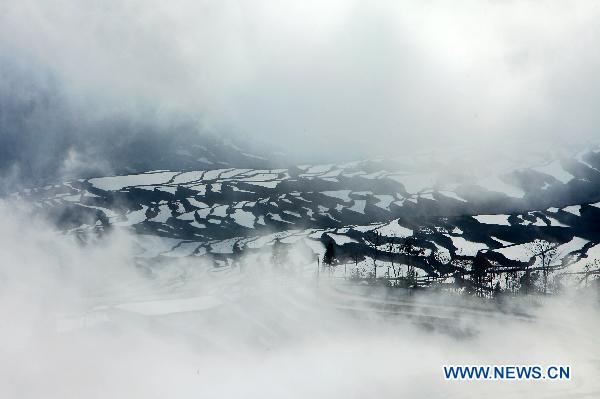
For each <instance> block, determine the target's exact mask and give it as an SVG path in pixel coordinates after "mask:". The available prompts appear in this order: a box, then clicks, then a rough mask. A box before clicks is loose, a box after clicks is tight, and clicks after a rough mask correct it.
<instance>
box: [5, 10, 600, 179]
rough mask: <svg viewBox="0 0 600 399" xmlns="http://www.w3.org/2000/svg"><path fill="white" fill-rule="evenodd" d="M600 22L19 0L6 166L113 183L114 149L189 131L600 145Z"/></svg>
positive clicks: (299, 139)
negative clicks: (106, 176) (97, 176)
mask: <svg viewBox="0 0 600 399" xmlns="http://www.w3.org/2000/svg"><path fill="white" fill-rule="evenodd" d="M599 17H600V5H599V4H598V3H597V2H591V1H580V2H576V3H573V2H560V1H536V2H533V1H531V2H530V1H522V2H515V1H459V2H453V3H452V4H450V3H448V2H441V1H378V2H361V1H351V0H344V1H341V0H331V1H310V0H309V1H303V2H296V1H288V0H283V1H266V0H256V1H230V0H223V1H207V0H200V1H191V0H173V1H169V2H164V1H157V0H150V1H141V0H119V1H117V0H107V1H89V2H78V1H74V0H19V1H10V0H9V1H5V2H2V4H0V171H2V174H3V176H4V177H6V176H12V178H14V179H17V180H18V179H19V178H25V176H30V177H31V176H36V175H40V174H45V175H49V176H58V175H61V174H65V173H67V172H70V171H74V172H75V173H77V172H80V171H83V170H85V169H86V168H88V169H89V168H90V165H94V166H95V167H96V169H97V170H106V171H109V170H110V166H111V165H110V164H111V159H110V156H109V155H110V153H111V151H113V150H114V148H116V147H118V148H124V147H127V146H131V147H135V146H136V145H137V143H139V142H140V140H144V141H145V143H146V145H147V146H150V147H152V146H154V147H155V149H156V150H157V151H159V150H160V148H161V146H162V145H163V143H164V140H165V139H167V140H168V139H169V138H170V137H173V136H175V135H181V134H183V133H182V132H185V134H186V135H190V136H198V135H202V134H213V135H217V136H222V135H232V136H233V137H239V138H242V139H245V140H247V141H251V142H261V143H265V144H267V145H272V146H274V147H279V148H283V149H285V150H287V151H289V152H293V153H294V154H295V155H297V156H298V157H300V158H301V157H304V158H307V159H308V158H310V157H311V156H314V155H315V154H317V155H318V156H320V157H321V159H322V158H324V157H325V158H326V157H327V156H328V155H331V156H336V157H339V156H340V154H342V155H347V156H348V157H367V156H372V155H375V154H377V155H379V154H383V155H398V154H402V153H403V152H405V151H410V150H412V149H415V148H423V147H435V148H438V149H439V148H443V147H444V146H452V145H456V144H462V143H479V144H483V145H494V144H495V143H503V142H507V141H513V140H519V139H522V138H523V137H527V138H529V139H533V140H544V141H547V140H569V141H573V140H588V139H593V138H595V136H597V133H596V130H597V128H598V126H599V125H600V120H599V116H598V113H597V112H596V111H597V110H596V107H595V105H596V104H597V103H598V100H599V97H600V94H599V93H600V90H599V89H600V88H599V87H598V86H599V85H600V83H599V82H600V76H599V75H600V48H599V47H598V46H597V40H596V39H597V37H599V34H600V25H599V24H598V23H597V21H598V18H599ZM135 151H136V150H135V148H134V149H133V150H132V152H131V154H130V155H131V156H132V157H135V156H136V152H135Z"/></svg>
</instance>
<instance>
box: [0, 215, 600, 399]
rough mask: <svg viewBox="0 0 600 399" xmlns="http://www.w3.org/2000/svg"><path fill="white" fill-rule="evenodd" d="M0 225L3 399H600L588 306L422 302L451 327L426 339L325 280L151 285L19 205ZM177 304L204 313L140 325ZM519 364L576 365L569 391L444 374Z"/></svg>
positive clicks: (131, 245)
mask: <svg viewBox="0 0 600 399" xmlns="http://www.w3.org/2000/svg"><path fill="white" fill-rule="evenodd" d="M9 205H10V207H8V206H9ZM0 217H1V218H2V220H3V221H4V223H3V224H2V227H1V230H0V239H2V242H3V245H2V246H1V247H0V248H1V249H0V250H1V251H2V253H1V254H0V256H1V258H2V262H0V265H1V266H0V267H1V268H0V274H1V275H2V280H1V283H0V288H1V289H0V318H1V320H2V328H1V329H0V355H1V356H0V373H2V378H1V379H0V396H2V397H6V398H10V397H19V398H37V397H40V396H44V397H47V398H69V397H74V398H75V397H78V398H80V397H86V398H87V397H90V398H94V397H105V396H107V395H108V396H110V397H114V398H121V397H122V398H142V397H144V398H153V397H156V398H161V397H165V396H173V397H178V398H187V397H198V396H202V397H214V398H224V397H245V398H254V397H256V398H258V397H260V398H281V397H287V398H306V397H314V398H331V397H345V398H364V397H372V396H377V397H382V398H388V397H389V398H397V397H414V398H429V397H461V398H464V397H482V396H484V397H492V398H493V397H502V398H509V397H522V396H523V395H528V394H533V395H534V396H535V397H565V395H568V394H577V395H579V396H578V397H596V396H597V395H598V392H599V389H600V387H599V385H598V381H597V378H596V376H597V373H598V360H599V359H600V349H599V348H598V345H596V335H597V331H598V320H600V319H599V318H598V314H597V307H596V303H597V298H586V297H585V296H581V295H580V296H577V297H576V298H571V297H570V296H569V295H570V294H569V295H567V296H565V297H563V298H558V299H553V300H548V301H547V302H546V303H544V304H537V305H534V302H533V301H532V300H530V299H527V300H518V299H516V300H515V301H514V302H511V303H510V304H506V305H504V306H502V307H497V306H496V305H483V304H482V303H478V302H472V303H470V302H471V300H469V299H467V298H463V299H460V298H456V299H451V298H449V297H440V298H438V297H436V296H424V297H416V298H414V299H413V300H414V303H415V304H416V305H418V306H417V307H416V308H415V309H416V310H415V312H416V313H419V312H420V310H419V309H420V308H419V306H421V305H423V307H422V308H421V309H425V308H426V307H427V306H433V308H434V309H439V310H440V311H441V314H442V315H446V316H447V317H442V318H440V319H439V320H436V321H434V322H432V323H423V322H422V320H421V319H420V318H419V317H413V318H407V317H404V316H403V315H399V317H394V315H393V314H385V313H381V312H377V311H375V309H369V308H368V307H364V306H363V307H361V306H359V305H356V306H353V307H350V308H348V307H346V308H344V307H343V306H340V304H339V301H336V299H335V297H332V296H331V295H330V294H331V293H333V292H335V290H333V289H332V288H331V286H330V285H329V284H328V283H327V281H326V280H323V281H322V282H321V284H320V285H319V286H317V285H316V284H315V281H314V279H313V278H310V276H309V277H308V278H301V277H287V278H282V276H281V275H276V274H269V273H268V272H265V270H266V269H265V266H268V265H266V264H265V263H262V264H248V265H247V266H246V268H245V269H246V273H244V274H241V273H240V272H239V271H226V272H223V273H215V272H214V270H213V271H211V269H210V268H209V267H207V264H206V258H195V260H193V259H188V260H187V261H181V260H179V261H176V260H173V261H172V262H170V263H167V264H163V265H162V266H160V267H158V266H157V267H155V268H153V269H151V270H152V272H150V273H149V272H148V270H147V269H145V268H143V267H139V266H138V267H136V266H135V262H134V260H133V256H134V255H135V254H136V249H135V248H136V244H135V237H134V236H130V235H129V234H127V233H124V232H121V233H119V232H114V233H111V234H108V235H105V236H104V237H103V238H100V239H98V240H97V241H95V242H93V243H90V244H87V245H86V246H82V244H81V243H80V242H78V241H77V240H74V239H72V238H71V237H70V236H65V235H62V234H61V235H59V234H58V233H57V232H56V231H54V228H53V227H52V226H51V225H49V224H48V223H47V222H46V221H44V220H43V218H40V217H39V216H34V212H31V210H30V209H27V208H26V207H25V206H23V205H21V206H20V207H17V208H15V207H14V204H7V203H3V204H2V206H1V207H0ZM267 258H268V257H267ZM259 271H260V272H259ZM182 275H185V276H186V278H185V279H182ZM186 297H187V298H204V299H205V300H204V302H203V303H204V304H203V305H202V306H200V307H197V308H196V309H194V310H191V311H188V312H179V313H178V312H169V311H163V312H162V313H161V311H160V309H159V311H156V306H155V305H154V308H153V309H154V310H152V308H151V310H152V311H151V312H148V311H147V310H148V309H146V311H144V310H143V309H144V306H145V304H146V305H147V304H149V303H154V304H156V303H157V301H158V302H160V301H163V302H162V303H163V310H164V306H167V307H168V305H165V304H168V303H169V301H173V300H180V299H182V298H186ZM209 298H210V299H211V300H210V301H208V300H207V299H209ZM575 303H576V305H575ZM124 304H127V305H124ZM465 305H467V306H469V307H470V308H471V309H472V310H468V309H467V308H465V307H464V306H465ZM453 306H463V307H462V308H460V309H461V310H460V311H459V312H456V311H452V307H453ZM159 308H160V306H159ZM477 308H479V309H483V311H475V310H476V309H477ZM444 309H446V310H444ZM486 309H487V310H486ZM515 310H519V312H516V311H515ZM423 312H424V311H423ZM524 313H526V314H528V315H530V316H531V318H530V317H524V316H523V314H524ZM521 363H524V364H541V365H550V364H564V365H570V366H571V368H572V379H571V381H562V382H556V381H554V382H546V381H544V382H541V381H537V382H524V381H512V382H499V381H494V382H464V381H463V382H448V381H444V379H443V374H442V366H443V365H445V364H521Z"/></svg>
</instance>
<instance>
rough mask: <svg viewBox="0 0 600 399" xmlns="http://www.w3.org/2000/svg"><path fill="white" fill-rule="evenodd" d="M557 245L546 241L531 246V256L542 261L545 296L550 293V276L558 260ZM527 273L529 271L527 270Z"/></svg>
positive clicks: (537, 241)
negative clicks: (552, 267) (553, 265)
mask: <svg viewBox="0 0 600 399" xmlns="http://www.w3.org/2000/svg"><path fill="white" fill-rule="evenodd" d="M556 247H557V246H556V245H555V244H553V243H551V242H549V241H546V240H535V241H533V242H532V243H530V244H529V248H528V249H529V251H530V252H531V254H532V255H533V256H534V257H536V258H539V259H540V261H541V269H542V276H543V284H544V291H543V292H544V294H547V293H548V274H549V273H550V270H551V265H552V263H553V262H554V261H555V260H556V257H557V250H556ZM526 272H527V273H528V272H529V270H528V268H527V270H526Z"/></svg>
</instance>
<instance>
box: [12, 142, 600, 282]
mask: <svg viewBox="0 0 600 399" xmlns="http://www.w3.org/2000/svg"><path fill="white" fill-rule="evenodd" d="M408 169H410V168H407V167H406V165H405V164H403V163H402V162H400V161H399V160H375V161H358V162H351V163H346V164H341V165H337V164H327V165H300V166H295V167H291V168H285V169H255V168H254V169H253V168H245V169H240V168H217V169H202V170H186V171H171V170H156V171H150V172H146V173H140V174H131V175H121V176H106V177H98V178H91V179H80V180H75V181H70V182H65V183H63V184H57V185H51V186H46V187H42V188H35V189H31V190H25V191H23V192H20V193H17V194H15V195H14V196H16V197H19V198H25V199H28V200H32V201H34V202H35V203H36V204H37V206H38V207H39V208H40V209H43V210H44V211H46V212H49V213H50V214H52V215H54V217H55V218H56V220H57V221H58V222H59V224H60V225H61V226H62V228H64V230H65V231H68V232H70V233H72V234H79V235H81V236H85V235H87V234H89V233H91V232H99V231H104V230H106V229H122V228H127V229H132V230H133V231H135V232H136V233H138V234H139V238H140V239H139V241H140V257H145V258H155V257H165V256H169V257H170V256H177V257H181V256H204V255H205V254H211V255H212V256H213V259H214V261H215V264H216V265H218V266H231V265H232V264H233V263H234V262H235V259H236V258H237V257H239V255H240V254H241V253H245V254H248V253H250V252H253V251H254V252H256V251H261V250H263V249H264V248H269V247H270V246H271V245H272V244H274V243H275V242H277V243H281V244H283V245H288V244H303V245H305V246H306V247H307V248H309V249H310V251H312V252H313V253H316V254H318V255H319V256H322V254H323V252H324V245H325V244H326V243H327V242H329V241H333V242H334V243H335V246H336V248H337V258H338V259H339V260H340V262H350V260H351V259H353V261H354V264H355V266H356V267H359V261H360V262H362V263H361V265H362V266H360V267H362V269H363V270H364V271H365V274H366V275H368V274H369V273H375V274H377V273H378V270H377V269H376V267H382V268H383V269H382V270H383V272H382V273H386V272H387V273H388V274H389V273H390V270H391V269H390V267H392V266H393V267H396V266H397V265H398V264H403V265H405V266H406V265H408V264H411V265H412V266H411V267H416V268H417V269H418V270H420V271H419V272H418V273H420V275H421V276H423V277H425V276H430V277H436V278H438V277H441V276H448V275H450V274H452V273H454V274H455V273H456V272H457V271H460V270H462V269H465V267H464V266H460V265H458V266H457V263H456V262H457V261H461V260H471V261H472V260H473V259H476V258H477V259H483V258H485V259H486V262H487V263H486V267H488V268H492V267H494V268H495V269H494V270H497V271H498V272H502V270H509V269H515V268H525V267H529V266H532V267H534V268H535V262H537V258H538V257H537V256H535V252H532V251H534V250H533V249H532V248H533V244H532V243H535V242H536V240H545V241H547V242H549V243H551V244H552V245H553V246H560V245H567V244H568V243H574V244H573V245H571V246H568V245H567V247H568V249H569V250H566V249H565V248H567V247H565V248H562V247H561V255H560V256H557V258H556V259H555V261H556V262H558V263H560V264H561V265H567V263H570V262H571V263H572V262H575V261H577V260H579V259H581V258H582V257H584V256H585V253H586V251H587V249H589V248H592V247H593V246H594V245H595V244H596V243H598V242H600V229H598V228H597V223H598V221H599V220H600V207H599V206H598V203H597V202H598V201H599V200H600V172H599V170H600V153H599V152H596V150H594V149H592V150H590V151H588V152H584V153H579V154H577V155H576V156H575V157H572V158H561V159H557V160H554V161H550V162H543V163H541V164H539V165H534V166H531V167H527V168H516V169H513V170H510V171H505V172H504V173H503V174H501V175H490V176H485V177H482V176H480V175H477V174H473V175H472V176H466V175H460V176H450V177H448V176H447V175H444V174H442V173H439V172H438V173H423V172H419V173H413V172H410V171H407V170H408ZM407 239H410V240H412V241H411V242H413V243H414V245H415V247H416V248H419V250H418V251H414V253H413V252H411V251H408V252H407V251H406V246H405V245H404V246H403V244H402V243H403V242H405V241H406V240H407ZM377 261H379V262H380V266H374V264H376V263H377ZM232 262H233V263H232ZM453 262H454V263H453ZM394 270H395V269H394ZM391 273H395V274H396V275H397V276H399V275H400V272H399V271H391ZM380 275H381V274H380Z"/></svg>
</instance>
